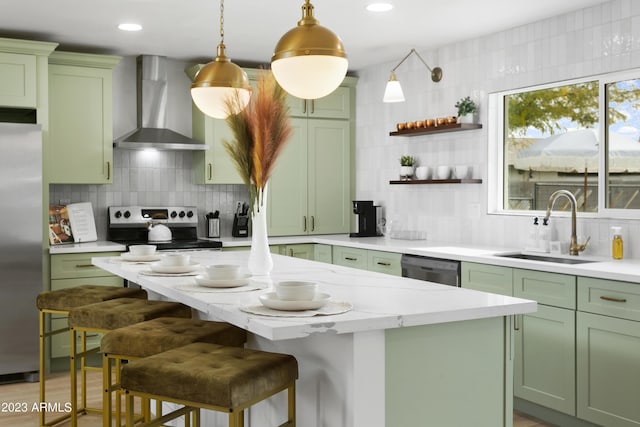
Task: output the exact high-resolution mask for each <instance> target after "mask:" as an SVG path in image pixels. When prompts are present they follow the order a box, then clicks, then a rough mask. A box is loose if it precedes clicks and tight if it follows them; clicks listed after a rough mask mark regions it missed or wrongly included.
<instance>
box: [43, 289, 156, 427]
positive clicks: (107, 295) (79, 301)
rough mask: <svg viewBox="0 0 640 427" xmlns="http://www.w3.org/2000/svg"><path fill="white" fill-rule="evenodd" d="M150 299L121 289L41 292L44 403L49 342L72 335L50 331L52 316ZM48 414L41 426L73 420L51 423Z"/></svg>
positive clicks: (61, 330) (139, 291)
mask: <svg viewBox="0 0 640 427" xmlns="http://www.w3.org/2000/svg"><path fill="white" fill-rule="evenodd" d="M125 297H127V298H142V299H146V298H147V292H146V291H144V290H143V289H132V288H123V287H121V286H98V285H81V286H76V287H74V288H66V289H59V290H55V291H47V292H41V293H40V294H39V295H38V297H37V298H36V307H37V308H38V315H39V329H40V337H39V338H40V400H39V401H40V402H46V398H45V394H46V372H47V368H46V360H45V348H46V339H48V338H51V337H53V336H55V335H58V334H61V333H65V332H68V331H69V328H68V327H64V328H58V329H55V330H54V329H53V328H47V325H46V319H47V318H51V317H52V316H57V317H60V318H62V317H68V316H69V311H70V310H71V309H72V308H75V307H80V306H83V305H87V304H93V303H96V302H102V301H107V300H111V299H115V298H125ZM82 395H83V401H86V389H85V387H84V386H83V387H82ZM47 415H48V413H47V411H40V412H39V417H40V426H41V427H44V426H51V425H55V424H58V423H60V422H62V421H64V420H66V419H68V418H69V417H70V415H69V414H65V415H63V416H58V417H56V418H55V419H52V420H47V419H46V416H47Z"/></svg>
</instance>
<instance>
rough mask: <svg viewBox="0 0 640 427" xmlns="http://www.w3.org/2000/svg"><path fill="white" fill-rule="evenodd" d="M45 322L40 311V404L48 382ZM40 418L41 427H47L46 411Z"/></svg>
mask: <svg viewBox="0 0 640 427" xmlns="http://www.w3.org/2000/svg"><path fill="white" fill-rule="evenodd" d="M44 321H45V315H44V312H43V311H42V310H38V330H39V332H40V337H39V341H40V372H38V376H39V381H40V384H39V385H40V392H39V395H38V397H39V399H40V400H39V402H44V399H45V397H44V395H45V380H46V378H45V377H46V371H45V369H46V366H45V339H44V334H45V330H44V327H45V325H44V323H45V322H44ZM38 417H39V418H40V427H44V426H45V411H40V412H39V413H38Z"/></svg>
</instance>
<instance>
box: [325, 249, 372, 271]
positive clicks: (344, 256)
mask: <svg viewBox="0 0 640 427" xmlns="http://www.w3.org/2000/svg"><path fill="white" fill-rule="evenodd" d="M333 263H334V264H337V265H343V266H345V267H353V268H359V269H362V270H366V269H367V251H366V250H365V249H355V248H345V247H342V246H334V247H333Z"/></svg>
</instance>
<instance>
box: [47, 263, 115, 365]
mask: <svg viewBox="0 0 640 427" xmlns="http://www.w3.org/2000/svg"><path fill="white" fill-rule="evenodd" d="M118 255H120V252H96V253H78V254H59V255H51V257H50V262H51V282H50V289H51V290H52V291H56V290H59V289H65V288H72V287H76V286H80V285H98V286H124V280H123V279H122V278H121V277H118V276H114V275H112V274H109V273H107V272H106V271H104V270H102V269H101V268H98V267H95V266H94V265H93V264H91V258H92V257H101V256H118ZM65 327H67V318H66V317H65V316H60V315H52V316H51V330H57V329H62V328H65ZM100 338H101V335H100V334H92V335H90V336H88V337H87V346H88V348H93V347H96V346H99V344H100ZM69 346H70V343H69V335H68V334H66V333H65V334H57V335H54V336H53V337H51V353H50V354H51V357H52V358H56V357H67V356H69Z"/></svg>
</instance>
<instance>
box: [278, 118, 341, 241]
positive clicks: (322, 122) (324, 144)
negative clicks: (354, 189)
mask: <svg viewBox="0 0 640 427" xmlns="http://www.w3.org/2000/svg"><path fill="white" fill-rule="evenodd" d="M292 125H293V129H294V131H293V136H292V140H291V141H290V142H289V143H288V144H287V146H286V147H285V148H284V150H283V151H282V153H281V155H280V157H279V158H278V161H277V164H276V167H275V169H274V171H273V174H272V176H271V179H270V180H269V185H268V194H267V197H268V202H267V209H268V211H267V227H268V232H269V235H270V236H278V235H300V234H330V233H347V232H348V231H349V229H350V225H351V223H350V221H351V216H350V215H351V164H352V162H351V136H350V127H351V125H350V122H349V121H347V120H327V119H304V118H293V119H292Z"/></svg>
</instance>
